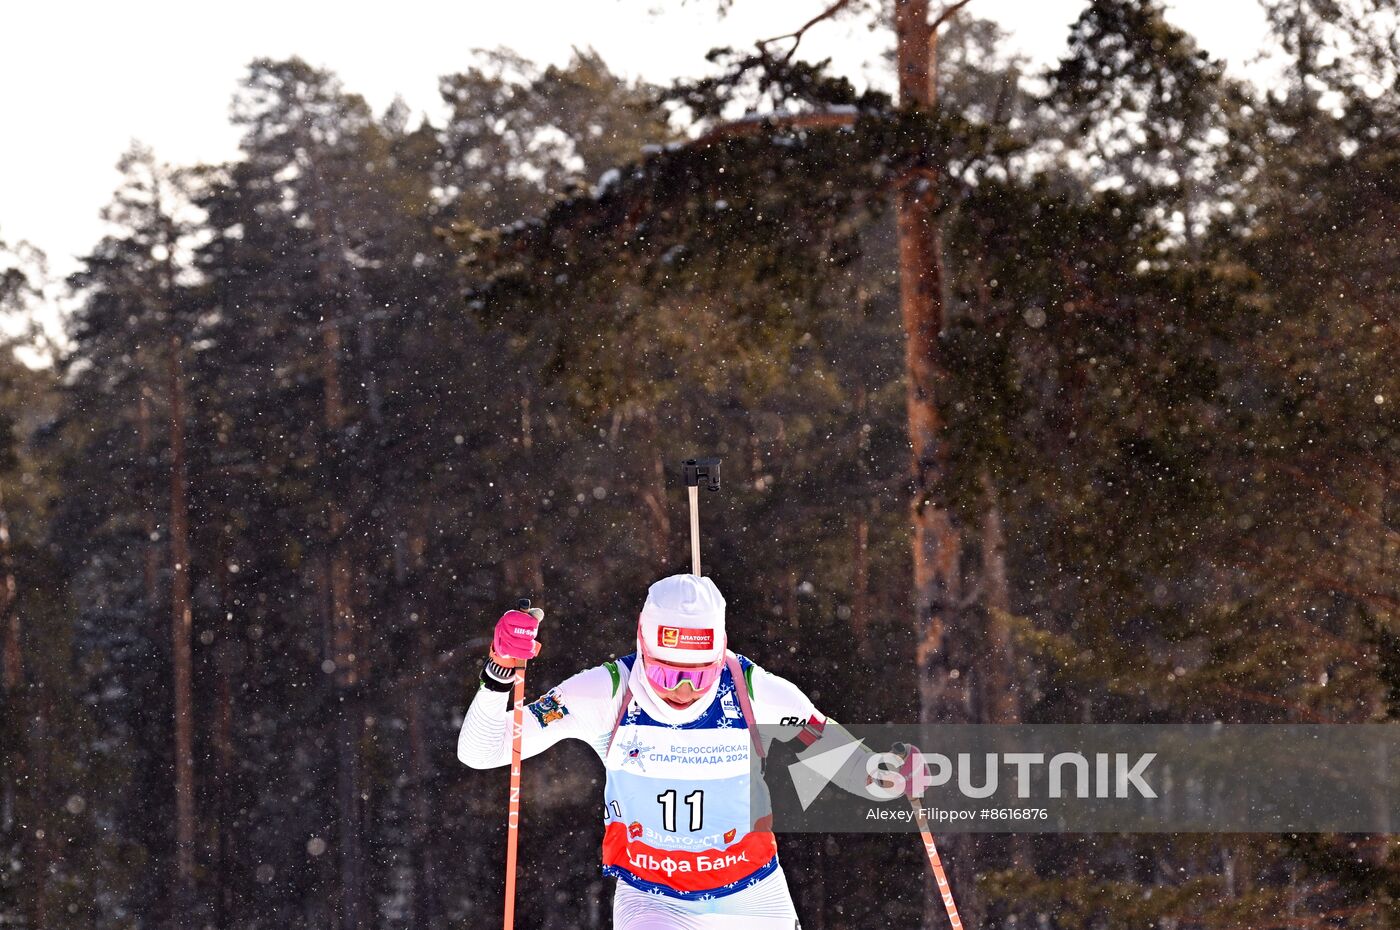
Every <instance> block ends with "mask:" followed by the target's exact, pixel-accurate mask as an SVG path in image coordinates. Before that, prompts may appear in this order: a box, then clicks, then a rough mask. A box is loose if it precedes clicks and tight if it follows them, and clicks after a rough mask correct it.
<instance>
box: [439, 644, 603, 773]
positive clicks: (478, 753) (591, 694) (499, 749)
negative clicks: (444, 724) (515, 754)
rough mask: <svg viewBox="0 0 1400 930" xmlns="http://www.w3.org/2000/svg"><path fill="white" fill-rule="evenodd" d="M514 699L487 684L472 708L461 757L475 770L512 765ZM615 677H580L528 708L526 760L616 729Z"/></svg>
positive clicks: (597, 672)
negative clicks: (558, 745) (603, 730)
mask: <svg viewBox="0 0 1400 930" xmlns="http://www.w3.org/2000/svg"><path fill="white" fill-rule="evenodd" d="M509 703H510V694H509V692H506V691H495V690H492V689H491V688H489V687H487V686H486V685H485V684H483V685H482V686H481V689H480V690H479V691H477V693H476V697H475V698H473V699H472V703H471V707H469V708H467V716H466V719H465V720H463V721H462V730H461V733H459V734H458V736H457V758H458V759H460V760H462V762H463V764H465V765H468V766H470V767H472V768H474V769H489V768H496V767H498V766H502V765H507V764H509V763H510V749H511V745H510V744H511V739H510V723H511V711H510V709H509V707H508V705H509ZM611 707H612V678H611V676H610V675H609V674H608V671H607V669H605V668H603V667H601V666H600V667H598V668H591V669H587V670H586V671H582V672H579V673H578V674H577V675H575V676H573V677H572V678H569V679H568V680H566V681H565V682H564V683H563V684H561V685H559V686H558V687H557V688H554V689H552V690H551V691H550V692H549V693H548V694H545V695H544V696H543V697H541V698H539V699H538V700H536V701H535V702H534V703H533V704H528V705H526V707H525V714H524V723H523V724H522V726H521V743H520V754H521V757H522V758H527V759H528V758H529V757H530V756H534V755H538V754H539V753H541V752H544V751H545V750H546V749H548V748H549V747H550V746H553V745H554V744H555V743H557V742H559V741H560V740H562V739H569V738H571V737H572V738H574V739H581V740H585V741H587V742H590V743H591V742H593V741H594V739H595V737H596V736H597V734H598V731H599V729H600V727H601V728H606V727H608V726H610V725H611V720H610V719H609V717H608V715H609V713H611Z"/></svg>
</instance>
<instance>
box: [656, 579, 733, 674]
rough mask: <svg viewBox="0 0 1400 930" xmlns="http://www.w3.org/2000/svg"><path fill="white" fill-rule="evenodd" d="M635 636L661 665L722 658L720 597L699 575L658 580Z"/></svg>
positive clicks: (685, 663) (722, 614)
mask: <svg viewBox="0 0 1400 930" xmlns="http://www.w3.org/2000/svg"><path fill="white" fill-rule="evenodd" d="M638 635H639V636H640V638H641V640H642V643H643V644H644V646H645V650H646V654H647V655H651V656H655V657H656V658H658V659H660V660H661V661H663V662H675V663H678V664H683V665H694V664H699V663H702V662H714V661H715V660H717V659H718V658H719V657H720V656H721V655H723V654H724V597H723V596H722V595H721V594H720V593H719V588H716V587H715V583H714V582H713V581H711V580H710V579H708V578H705V577H703V576H700V575H672V576H671V577H669V578H662V579H661V580H660V581H658V582H656V584H654V585H652V586H651V588H650V589H648V591H647V601H646V603H645V604H643V605H642V619H641V623H640V625H639V630H638Z"/></svg>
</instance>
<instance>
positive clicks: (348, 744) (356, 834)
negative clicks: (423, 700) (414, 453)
mask: <svg viewBox="0 0 1400 930" xmlns="http://www.w3.org/2000/svg"><path fill="white" fill-rule="evenodd" d="M340 349H341V340H340V330H339V328H338V327H337V325H336V324H335V323H334V322H333V321H332V322H328V323H327V324H325V326H324V327H323V328H322V330H321V377H322V389H323V391H324V398H323V400H324V415H325V426H326V433H327V442H328V443H329V444H330V445H331V446H332V448H333V451H332V452H331V459H332V460H333V461H334V462H335V463H336V466H335V467H336V468H338V467H339V464H340V457H341V453H340V443H341V439H342V436H341V433H342V431H343V430H344V428H345V400H344V395H343V394H342V392H341V385H340ZM326 506H327V530H328V536H329V538H328V539H327V546H328V549H329V558H328V559H327V563H328V564H327V568H326V574H327V576H328V577H327V579H326V582H327V587H328V589H329V594H330V597H329V603H328V605H327V609H328V611H329V614H330V616H329V618H328V619H329V621H330V624H329V625H330V652H331V662H332V663H333V664H334V673H333V674H334V684H335V702H336V711H335V716H336V733H335V745H336V802H337V809H338V822H339V828H340V831H339V832H340V926H341V928H342V930H361V927H362V920H363V918H362V906H363V905H362V902H363V900H364V893H363V881H362V878H363V869H362V866H361V842H360V719H361V718H360V712H359V708H358V701H357V699H356V695H357V693H358V685H359V670H358V664H357V657H356V655H355V639H356V635H355V634H356V630H355V613H354V607H353V605H352V604H351V601H350V593H351V564H350V551H349V544H348V540H347V539H346V538H345V536H346V529H347V525H348V522H347V520H346V517H345V510H344V508H343V507H342V506H341V505H340V502H339V500H337V499H336V498H335V497H331V498H330V500H329V501H328V503H327V505H326Z"/></svg>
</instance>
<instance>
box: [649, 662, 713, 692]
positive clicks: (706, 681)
mask: <svg viewBox="0 0 1400 930" xmlns="http://www.w3.org/2000/svg"><path fill="white" fill-rule="evenodd" d="M723 668H724V657H723V656H721V657H720V658H718V659H716V660H715V661H714V664H712V665H706V666H704V667H702V668H676V667H675V666H673V665H663V664H661V663H660V662H658V661H657V660H656V659H651V658H647V657H646V656H643V657H642V670H643V671H645V672H646V673H647V681H649V682H651V684H652V687H654V688H657V689H658V690H661V691H675V690H676V689H677V688H679V687H680V686H681V685H683V684H687V683H688V684H689V685H690V686H691V687H692V688H694V689H695V690H696V691H704V690H706V689H707V688H709V687H710V685H712V684H714V683H715V682H716V681H717V680H718V679H719V673H720V670H721V669H723Z"/></svg>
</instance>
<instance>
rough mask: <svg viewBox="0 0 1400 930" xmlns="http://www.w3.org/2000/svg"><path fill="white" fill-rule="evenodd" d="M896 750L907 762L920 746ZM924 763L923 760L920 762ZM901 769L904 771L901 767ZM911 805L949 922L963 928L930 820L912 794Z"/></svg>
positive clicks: (899, 746) (955, 928)
mask: <svg viewBox="0 0 1400 930" xmlns="http://www.w3.org/2000/svg"><path fill="white" fill-rule="evenodd" d="M894 751H895V752H897V753H899V754H900V755H902V756H905V759H906V762H908V761H911V760H909V758H908V757H909V756H910V755H911V754H913V753H917V752H918V747H916V746H912V745H910V744H909V743H895V744H894ZM919 764H920V765H922V764H923V763H922V761H920V762H919ZM901 771H903V770H902V769H901ZM909 806H910V807H912V808H913V809H914V819H915V820H917V821H918V822H919V834H920V835H921V836H922V837H923V841H924V853H925V854H926V855H927V856H928V864H929V867H930V868H931V869H933V881H934V884H936V885H937V886H938V896H939V897H940V898H942V899H943V907H944V909H945V910H946V911H947V912H948V922H949V923H950V924H952V926H953V930H963V922H962V917H960V916H959V915H958V905H957V902H955V901H954V900H953V886H952V885H950V884H948V873H947V872H945V871H944V870H943V859H942V858H941V857H940V856H939V855H938V844H937V843H935V842H934V841H933V831H932V830H930V829H929V828H928V821H927V820H925V819H924V813H923V811H922V810H921V809H920V807H919V802H918V801H917V800H915V799H914V797H913V796H912V795H911V796H910V798H909Z"/></svg>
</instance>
